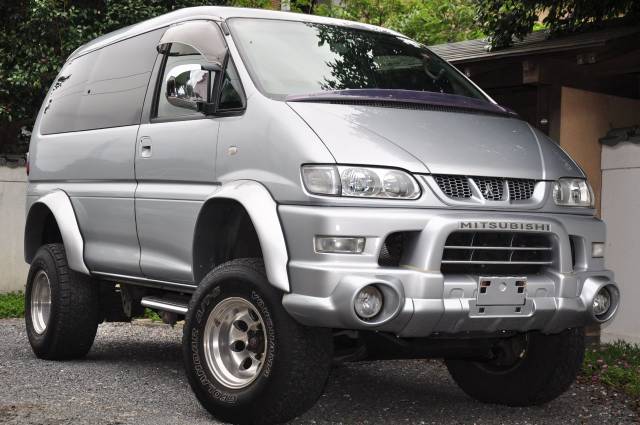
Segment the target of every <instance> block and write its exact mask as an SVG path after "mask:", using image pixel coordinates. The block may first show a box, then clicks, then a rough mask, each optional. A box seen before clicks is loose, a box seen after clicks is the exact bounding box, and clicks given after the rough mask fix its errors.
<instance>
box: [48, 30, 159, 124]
mask: <svg viewBox="0 0 640 425" xmlns="http://www.w3.org/2000/svg"><path fill="white" fill-rule="evenodd" d="M163 32H164V29H160V30H156V31H152V32H148V33H146V34H141V35H139V36H136V37H133V38H130V39H127V40H123V41H120V42H118V43H115V44H111V45H109V46H106V47H103V48H102V49H99V50H97V51H94V52H91V53H88V54H86V55H83V56H80V57H78V58H75V59H73V60H72V61H70V62H68V63H67V64H65V66H64V67H63V69H62V71H61V72H60V75H59V76H58V78H57V80H56V81H54V83H53V87H52V88H51V91H50V93H49V96H48V97H47V99H46V100H45V109H44V111H43V115H42V119H41V125H40V132H41V133H42V134H53V133H65V132H71V131H82V130H93V129H98V128H108V127H121V126H127V125H135V124H139V123H140V115H141V112H142V105H143V102H144V97H145V93H146V90H147V84H148V82H149V78H150V76H151V71H152V69H153V65H154V63H155V60H156V57H157V51H156V48H155V47H156V45H157V43H158V41H159V40H160V37H161V36H162V33H163Z"/></svg>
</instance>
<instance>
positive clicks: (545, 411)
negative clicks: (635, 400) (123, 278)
mask: <svg viewBox="0 0 640 425" xmlns="http://www.w3.org/2000/svg"><path fill="white" fill-rule="evenodd" d="M180 336H181V329H179V328H176V329H171V328H170V327H168V326H165V325H143V324H134V325H130V324H105V325H101V326H100V328H99V330H98V337H97V338H96V343H95V345H94V347H93V349H92V350H91V352H90V354H89V356H88V357H87V358H86V359H85V360H82V361H70V362H50V361H42V360H38V359H36V358H35V356H34V355H33V354H32V352H31V349H30V347H29V344H28V342H27V337H26V334H25V330H24V325H23V322H22V320H0V423H2V424H47V425H49V424H51V425H53V424H56V425H57V424H112V425H115V424H129V423H132V424H137V425H143V424H150V425H151V424H152V425H158V424H209V425H210V424H214V423H215V421H213V420H212V419H211V417H210V416H209V415H208V414H207V412H206V411H204V410H203V409H201V408H200V406H199V405H198V402H197V401H196V399H195V397H194V396H193V395H192V393H191V390H190V388H189V385H188V383H187V381H186V378H185V375H184V373H183V371H182V363H181V353H180ZM523 385H526V383H525V382H523ZM626 402H627V400H625V399H624V397H623V396H621V395H619V394H615V393H613V392H610V391H608V390H606V389H604V388H603V387H600V386H593V385H591V384H589V383H578V384H576V385H574V387H573V388H572V389H571V390H570V391H569V392H568V393H566V394H565V395H563V396H562V397H560V398H559V399H557V400H555V401H554V402H552V403H550V404H548V405H546V406H544V407H536V408H507V407H501V406H493V405H484V404H481V403H478V402H475V401H473V400H471V399H469V398H468V397H467V396H465V394H464V393H463V392H462V391H460V390H459V389H458V388H457V387H456V385H455V384H454V383H453V381H452V380H451V378H450V377H449V375H448V373H447V371H446V369H445V367H444V366H443V365H442V364H441V363H440V362H438V361H430V360H411V361H386V362H363V363H353V364H348V365H345V366H341V367H339V368H336V369H335V370H334V372H333V374H332V375H331V378H330V381H329V384H328V386H327V389H326V391H325V394H324V395H323V396H322V398H321V399H320V401H319V402H318V404H317V405H316V406H315V407H314V408H313V409H312V410H311V411H309V412H308V413H307V414H306V415H304V416H303V417H301V418H299V419H298V420H296V421H295V423H299V424H328V423H343V424H355V423H357V424H441V423H451V424H453V423H468V424H507V423H510V424H552V423H557V424H565V425H566V424H592V423H593V424H602V423H625V424H626V423H629V424H630V423H638V422H639V421H640V418H639V417H638V416H637V415H635V414H634V413H633V412H632V411H631V410H630V409H629V408H628V407H627V404H626Z"/></svg>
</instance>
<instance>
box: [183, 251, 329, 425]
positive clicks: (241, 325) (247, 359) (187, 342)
mask: <svg viewBox="0 0 640 425" xmlns="http://www.w3.org/2000/svg"><path fill="white" fill-rule="evenodd" d="M182 343H183V354H184V362H185V368H186V372H187V376H188V379H189V383H190V385H191V388H192V389H193V391H194V392H195V394H196V397H197V398H198V400H199V401H200V403H201V404H202V405H203V406H204V408H206V409H207V410H208V411H209V412H210V413H211V414H212V415H214V416H215V417H217V418H218V419H221V420H223V421H226V422H232V423H243V424H245V423H246V424H270V423H281V422H285V421H287V420H289V419H292V418H294V417H296V416H298V415H300V414H302V413H304V412H305V411H306V410H307V409H309V408H310V407H311V406H312V405H313V404H314V403H315V402H316V400H317V399H318V398H319V397H320V395H321V394H322V391H323V389H324V385H325V383H326V380H327V377H328V375H329V369H330V365H331V359H332V351H333V346H332V338H331V333H330V331H329V330H327V329H318V328H307V327H304V326H302V325H300V324H298V323H297V322H295V321H294V320H293V319H292V318H291V317H290V316H289V315H288V314H287V312H286V311H285V310H284V308H283V307H282V293H280V292H279V291H277V290H276V289H275V288H273V287H272V286H271V285H270V284H269V282H268V281H267V278H266V275H265V271H264V266H263V263H262V260H259V259H238V260H233V261H229V262H228V263H225V264H223V265H221V266H219V267H217V268H215V269H214V270H212V271H211V272H210V273H209V274H208V275H207V276H206V277H205V278H204V279H203V280H202V282H201V283H200V285H199V286H198V289H197V291H196V292H195V293H194V295H193V297H192V299H191V302H190V304H189V312H188V313H187V317H186V323H185V327H184V334H183V340H182Z"/></svg>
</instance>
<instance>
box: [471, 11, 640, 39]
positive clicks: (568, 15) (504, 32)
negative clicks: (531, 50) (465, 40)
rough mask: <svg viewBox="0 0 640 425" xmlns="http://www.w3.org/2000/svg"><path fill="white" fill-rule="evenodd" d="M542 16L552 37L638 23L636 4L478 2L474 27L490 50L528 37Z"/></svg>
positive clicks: (638, 15)
mask: <svg viewBox="0 0 640 425" xmlns="http://www.w3.org/2000/svg"><path fill="white" fill-rule="evenodd" d="M545 13H546V17H545V18H544V20H543V24H544V25H545V26H546V27H547V28H549V30H550V31H551V33H552V34H557V33H566V32H574V31H580V30H584V29H590V28H593V27H598V26H601V25H602V24H603V23H604V22H605V21H606V20H608V19H613V18H620V17H625V19H626V20H628V21H630V22H636V23H637V21H638V19H640V2H638V1H637V0H606V1H604V0H520V1H518V0H480V1H478V23H479V25H480V27H481V29H482V31H484V32H485V33H486V34H490V35H491V44H492V46H493V47H496V48H500V47H506V46H510V45H511V44H512V43H513V39H514V37H515V38H518V39H522V38H523V37H524V36H525V35H527V34H528V33H530V32H531V31H532V30H533V29H534V26H535V24H536V22H537V21H538V17H539V16H542V15H543V14H545Z"/></svg>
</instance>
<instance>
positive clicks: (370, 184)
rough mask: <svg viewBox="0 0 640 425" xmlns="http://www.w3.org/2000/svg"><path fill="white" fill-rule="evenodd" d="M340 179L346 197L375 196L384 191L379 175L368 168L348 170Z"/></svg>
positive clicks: (343, 172) (341, 174)
mask: <svg viewBox="0 0 640 425" xmlns="http://www.w3.org/2000/svg"><path fill="white" fill-rule="evenodd" d="M340 178H341V179H342V194H343V195H345V196H375V195H377V194H379V193H380V191H381V190H382V186H381V185H380V178H379V177H378V175H377V174H376V173H375V172H373V171H372V170H369V169H366V168H346V169H344V170H342V172H341V173H340Z"/></svg>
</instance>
